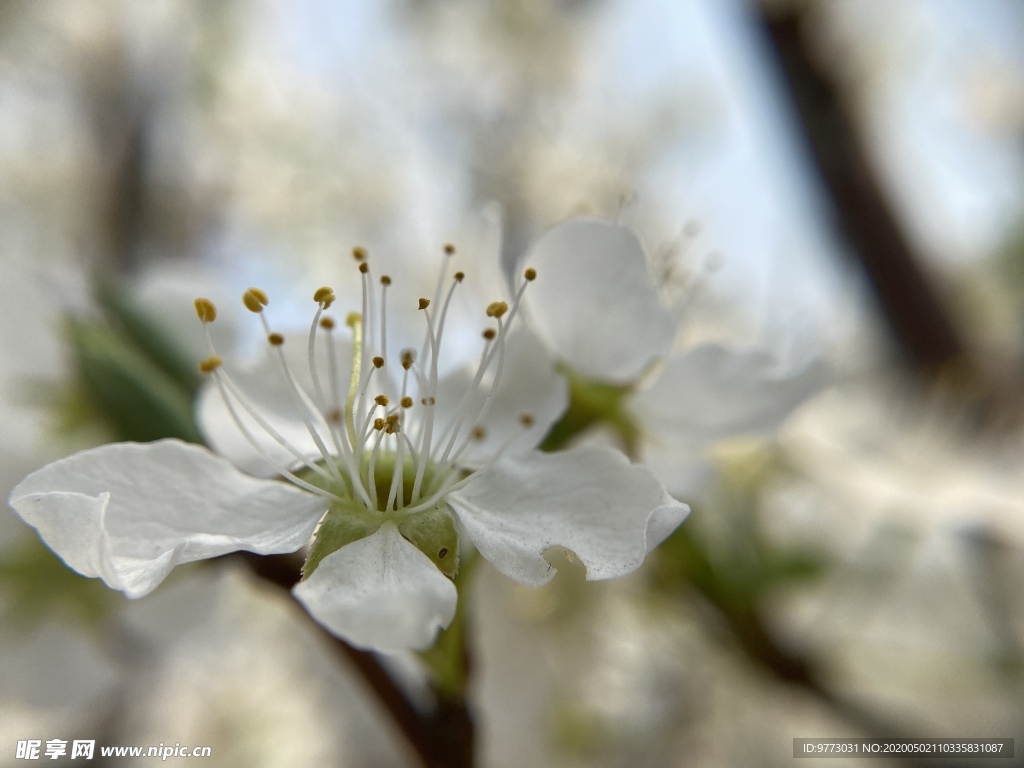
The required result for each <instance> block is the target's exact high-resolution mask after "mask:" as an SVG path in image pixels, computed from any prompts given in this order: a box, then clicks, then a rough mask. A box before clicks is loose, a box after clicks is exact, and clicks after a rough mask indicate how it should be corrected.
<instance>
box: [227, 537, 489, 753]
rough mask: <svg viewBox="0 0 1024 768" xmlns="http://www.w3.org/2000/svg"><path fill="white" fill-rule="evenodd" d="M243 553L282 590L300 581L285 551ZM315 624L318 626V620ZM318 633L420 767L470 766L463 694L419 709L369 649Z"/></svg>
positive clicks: (469, 719)
mask: <svg viewBox="0 0 1024 768" xmlns="http://www.w3.org/2000/svg"><path fill="white" fill-rule="evenodd" d="M242 557H243V558H244V559H245V561H246V562H247V563H248V565H249V567H250V568H251V569H252V571H253V573H255V574H256V575H257V576H259V577H260V578H262V579H263V580H265V581H267V582H269V583H271V584H274V585H276V586H278V587H281V588H282V589H286V590H290V589H291V588H292V587H293V586H295V584H296V583H297V582H298V580H299V567H300V565H301V563H299V562H297V561H296V560H294V559H293V558H291V557H288V556H287V555H277V556H269V557H261V556H258V555H251V554H248V553H243V555H242ZM316 626H317V627H318V628H320V629H321V630H323V628H322V627H320V625H319V624H317V625H316ZM323 634H324V635H325V637H326V639H327V641H328V642H329V643H330V644H331V646H332V647H333V648H334V649H335V650H336V651H337V652H338V654H339V655H340V656H342V657H343V658H344V659H345V660H346V661H348V662H349V663H350V664H351V665H352V666H353V668H354V669H355V670H356V671H357V672H358V673H359V675H360V676H361V677H362V678H363V682H365V683H366V684H367V685H368V686H369V688H370V690H372V691H373V693H374V694H375V695H376V697H377V699H378V700H379V701H380V703H381V704H382V705H383V706H384V708H385V709H386V710H387V711H388V712H389V713H390V715H391V718H392V720H394V722H395V725H397V726H398V728H399V730H401V731H402V733H403V734H404V735H405V738H406V739H407V740H408V742H409V745H410V746H411V747H412V748H413V750H414V751H415V752H416V754H417V755H418V756H419V758H420V760H421V762H422V763H423V765H424V766H425V768H471V767H472V765H473V753H474V728H473V716H472V713H471V712H470V711H469V708H468V706H467V703H466V701H465V699H464V698H456V697H454V696H450V695H449V696H438V698H437V702H436V704H435V706H434V708H433V710H432V711H430V712H423V711H421V710H420V709H418V708H417V707H416V705H415V704H413V702H412V701H411V700H410V699H409V697H408V696H407V695H406V694H405V692H404V691H403V690H402V689H401V687H400V686H399V685H398V684H397V683H395V681H394V680H393V679H392V678H391V676H390V675H389V674H388V672H387V670H386V669H385V668H384V667H383V665H381V663H380V661H379V660H378V659H377V657H376V656H375V655H374V654H373V653H370V652H368V651H361V650H359V649H358V648H353V647H352V646H351V645H349V644H348V643H346V642H345V641H344V640H341V639H340V638H337V637H334V636H333V635H331V634H330V633H328V632H327V631H326V630H323Z"/></svg>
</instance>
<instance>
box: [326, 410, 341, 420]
mask: <svg viewBox="0 0 1024 768" xmlns="http://www.w3.org/2000/svg"><path fill="white" fill-rule="evenodd" d="M327 420H328V421H329V422H331V423H332V424H341V409H340V408H331V410H329V411H328V412H327Z"/></svg>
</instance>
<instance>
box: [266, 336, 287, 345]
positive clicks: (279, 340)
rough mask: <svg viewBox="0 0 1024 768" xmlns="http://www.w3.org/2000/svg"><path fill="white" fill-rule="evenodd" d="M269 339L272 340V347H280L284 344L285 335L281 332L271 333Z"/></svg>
mask: <svg viewBox="0 0 1024 768" xmlns="http://www.w3.org/2000/svg"><path fill="white" fill-rule="evenodd" d="M267 341H268V342H270V345H271V346H272V347H280V346H281V345H282V344H284V336H282V335H281V334H280V333H271V334H270V335H269V336H267Z"/></svg>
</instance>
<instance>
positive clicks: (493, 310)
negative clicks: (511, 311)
mask: <svg viewBox="0 0 1024 768" xmlns="http://www.w3.org/2000/svg"><path fill="white" fill-rule="evenodd" d="M506 312H508V304H506V303H505V302H504V301H492V302H491V303H490V304H488V305H487V316H488V317H501V316H502V315H504V314H505V313H506Z"/></svg>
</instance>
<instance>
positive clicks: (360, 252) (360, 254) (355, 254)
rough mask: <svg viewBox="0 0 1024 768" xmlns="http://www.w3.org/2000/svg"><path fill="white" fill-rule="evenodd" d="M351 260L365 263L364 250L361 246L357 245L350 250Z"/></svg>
mask: <svg viewBox="0 0 1024 768" xmlns="http://www.w3.org/2000/svg"><path fill="white" fill-rule="evenodd" d="M352 258H353V259H355V260H356V261H366V249H365V248H363V246H361V245H357V246H356V247H355V248H353V249H352Z"/></svg>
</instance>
